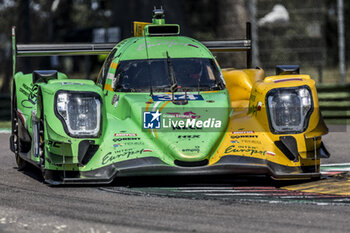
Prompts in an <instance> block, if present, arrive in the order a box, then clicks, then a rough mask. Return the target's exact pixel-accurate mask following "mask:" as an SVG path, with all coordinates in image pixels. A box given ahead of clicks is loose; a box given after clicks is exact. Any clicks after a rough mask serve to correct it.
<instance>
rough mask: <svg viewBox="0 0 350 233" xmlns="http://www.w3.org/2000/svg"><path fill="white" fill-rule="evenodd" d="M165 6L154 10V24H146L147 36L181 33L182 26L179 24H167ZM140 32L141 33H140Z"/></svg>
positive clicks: (145, 32)
mask: <svg viewBox="0 0 350 233" xmlns="http://www.w3.org/2000/svg"><path fill="white" fill-rule="evenodd" d="M164 18H165V14H164V10H163V8H160V9H154V10H153V18H152V24H147V25H145V26H144V35H146V36H177V35H179V34H180V26H179V25H177V24H165V19H164ZM139 34H140V33H139Z"/></svg>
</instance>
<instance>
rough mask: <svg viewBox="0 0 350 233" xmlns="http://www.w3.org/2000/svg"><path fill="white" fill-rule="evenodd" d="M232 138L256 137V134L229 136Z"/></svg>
mask: <svg viewBox="0 0 350 233" xmlns="http://www.w3.org/2000/svg"><path fill="white" fill-rule="evenodd" d="M231 138H232V139H237V138H258V135H235V136H231Z"/></svg>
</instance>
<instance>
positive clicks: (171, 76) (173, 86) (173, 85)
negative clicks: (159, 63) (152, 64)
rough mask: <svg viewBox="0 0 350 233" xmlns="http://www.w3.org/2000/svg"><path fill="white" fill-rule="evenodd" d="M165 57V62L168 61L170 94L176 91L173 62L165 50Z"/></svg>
mask: <svg viewBox="0 0 350 233" xmlns="http://www.w3.org/2000/svg"><path fill="white" fill-rule="evenodd" d="M166 57H167V63H168V71H169V73H168V74H169V79H170V83H171V85H170V91H171V93H172V94H174V92H176V91H177V81H176V77H175V72H174V66H173V63H172V62H171V59H170V56H169V53H168V51H166Z"/></svg>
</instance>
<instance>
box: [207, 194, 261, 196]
mask: <svg viewBox="0 0 350 233" xmlns="http://www.w3.org/2000/svg"><path fill="white" fill-rule="evenodd" d="M205 195H206V196H266V194H262V193H207V194H205Z"/></svg>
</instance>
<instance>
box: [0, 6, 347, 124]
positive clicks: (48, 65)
mask: <svg viewBox="0 0 350 233" xmlns="http://www.w3.org/2000/svg"><path fill="white" fill-rule="evenodd" d="M154 6H156V7H160V6H163V8H164V9H165V13H166V22H167V23H178V24H180V26H181V32H182V33H181V34H182V35H186V36H190V37H194V38H195V39H198V40H201V41H206V40H230V39H243V38H245V36H246V33H245V32H246V31H245V30H246V24H245V23H246V22H248V21H250V22H251V23H252V39H253V66H254V67H255V66H259V67H262V68H264V69H265V72H266V73H267V75H273V74H274V73H275V66H276V65H280V64H291V65H292V64H296V65H300V67H301V72H302V73H307V74H310V75H311V77H312V78H313V79H314V80H315V81H316V82H317V84H318V87H319V97H320V99H321V100H322V102H323V103H324V106H323V107H322V106H321V107H322V108H323V110H324V112H325V113H326V112H327V111H328V110H330V111H331V110H332V108H335V109H333V110H332V114H334V113H333V112H334V111H335V110H337V111H338V113H337V115H336V117H332V116H331V115H332V114H330V116H329V117H326V118H329V119H347V118H348V117H349V110H350V93H349V89H350V88H349V85H348V84H347V83H349V82H350V77H349V76H350V75H349V60H350V59H349V58H350V51H349V49H350V48H349V46H348V45H349V44H350V43H349V42H350V22H349V21H350V1H345V0H293V1H287V0H176V1H174V0H173V1H171V0H114V1H112V0H53V1H44V0H0V64H1V66H0V108H1V112H4V111H3V110H4V107H3V106H4V103H5V105H6V103H8V102H9V93H10V84H11V79H12V77H11V76H12V60H11V37H10V34H11V26H12V25H15V26H16V28H17V29H16V30H17V41H18V43H64V42H95V43H98V42H101V43H102V42H115V43H117V42H118V41H120V40H122V39H124V38H127V37H130V36H132V22H133V21H146V22H150V21H151V17H152V10H153V8H154ZM215 55H216V56H217V58H218V61H219V64H220V65H221V67H222V68H225V67H235V68H243V67H244V66H245V64H246V60H245V59H246V58H245V54H244V53H231V54H215ZM103 61H104V57H103V56H90V57H84V56H77V57H50V58H47V57H45V58H29V59H28V58H20V59H19V60H18V66H17V67H18V69H17V70H18V71H23V72H32V70H34V69H58V70H60V71H62V72H65V73H68V74H69V76H70V77H73V78H89V79H95V78H96V76H97V73H98V72H99V69H100V67H101V64H102V63H103ZM347 74H348V75H347ZM339 93H340V94H339ZM322 95H323V96H324V97H322ZM332 101H333V102H332ZM336 103H338V104H339V103H342V104H341V106H340V105H339V106H338V105H334V104H336ZM7 109H8V108H7ZM339 111H342V113H339ZM8 112H9V111H8ZM324 115H325V114H324ZM326 115H327V114H326ZM8 117H9V114H6V113H2V114H0V120H1V119H5V120H6V119H7V118H8Z"/></svg>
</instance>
